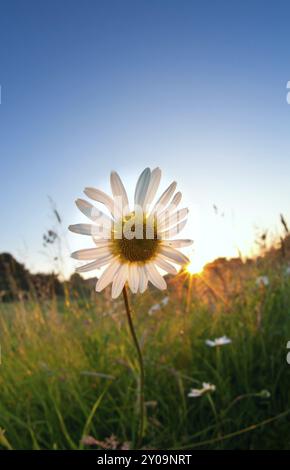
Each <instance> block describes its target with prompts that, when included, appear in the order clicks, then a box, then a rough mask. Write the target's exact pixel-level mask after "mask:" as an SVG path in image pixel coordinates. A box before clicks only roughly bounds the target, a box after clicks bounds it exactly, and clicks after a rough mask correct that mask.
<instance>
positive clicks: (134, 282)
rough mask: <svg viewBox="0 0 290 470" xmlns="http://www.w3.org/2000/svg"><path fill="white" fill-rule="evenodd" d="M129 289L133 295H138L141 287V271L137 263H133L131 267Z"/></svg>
mask: <svg viewBox="0 0 290 470" xmlns="http://www.w3.org/2000/svg"><path fill="white" fill-rule="evenodd" d="M128 281H129V287H130V289H131V291H132V292H133V294H136V292H137V291H138V287H139V271H138V265H137V264H136V263H132V264H130V266H129V278H128Z"/></svg>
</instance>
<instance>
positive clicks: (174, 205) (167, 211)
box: [159, 191, 182, 217]
mask: <svg viewBox="0 0 290 470" xmlns="http://www.w3.org/2000/svg"><path fill="white" fill-rule="evenodd" d="M181 198H182V194H181V192H180V191H179V192H178V193H176V194H175V195H174V197H173V198H172V200H171V202H170V204H169V205H168V206H167V207H166V209H164V210H163V211H161V212H160V211H159V216H160V217H164V215H166V214H170V213H171V212H173V211H174V210H175V209H176V208H177V206H178V205H179V203H180V201H181Z"/></svg>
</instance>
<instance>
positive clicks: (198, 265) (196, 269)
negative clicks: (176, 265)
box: [186, 256, 204, 274]
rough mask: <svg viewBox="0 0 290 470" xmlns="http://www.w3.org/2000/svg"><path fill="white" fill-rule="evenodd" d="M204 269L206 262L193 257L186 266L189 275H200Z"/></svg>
mask: <svg viewBox="0 0 290 470" xmlns="http://www.w3.org/2000/svg"><path fill="white" fill-rule="evenodd" d="M203 267H204V262H202V261H201V260H200V259H198V258H197V257H195V256H192V258H191V259H190V262H189V263H188V265H187V266H186V271H187V272H188V273H189V274H200V273H201V272H202V270H203Z"/></svg>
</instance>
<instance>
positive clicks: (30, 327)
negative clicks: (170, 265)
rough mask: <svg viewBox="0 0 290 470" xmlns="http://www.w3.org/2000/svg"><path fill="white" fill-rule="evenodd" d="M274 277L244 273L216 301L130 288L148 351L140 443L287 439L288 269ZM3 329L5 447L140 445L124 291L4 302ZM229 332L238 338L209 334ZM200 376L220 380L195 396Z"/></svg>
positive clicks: (228, 444) (168, 445)
mask: <svg viewBox="0 0 290 470" xmlns="http://www.w3.org/2000/svg"><path fill="white" fill-rule="evenodd" d="M263 274H264V273H263ZM267 276H268V277H269V285H268V286H264V287H258V286H257V285H256V283H255V281H254V279H248V280H245V281H244V284H243V286H242V289H241V290H240V292H239V294H237V295H234V296H228V297H227V298H226V297H224V298H223V300H216V302H215V304H214V305H212V304H210V303H206V302H203V301H202V299H200V298H199V297H198V296H197V295H195V293H194V292H193V293H192V295H191V296H190V298H189V296H188V292H187V290H186V286H183V290H182V291H181V294H180V292H179V295H177V291H176V289H175V288H174V287H172V288H171V289H170V290H169V292H168V293H165V294H164V293H161V292H158V291H157V290H155V289H152V290H149V291H147V292H146V293H145V294H144V295H142V296H138V295H137V296H134V297H132V298H131V301H132V308H133V311H134V322H135V325H136V329H137V333H138V337H139V339H140V343H141V345H142V350H143V354H144V358H145V374H146V379H145V400H146V433H145V438H144V442H143V447H144V448H146V449H193V448H196V449H287V448H288V449H289V448H290V427H289V419H290V387H289V383H290V365H288V364H287V361H286V357H287V348H286V345H287V341H288V340H290V276H289V275H286V274H285V269H284V268H283V266H280V267H277V268H275V269H272V270H268V272H267ZM165 296H168V302H167V303H166V302H164V303H163V304H162V303H161V300H162V299H163V298H164V297H165ZM156 304H159V306H158V305H157V306H156ZM152 305H155V306H156V308H155V309H154V311H153V312H152V311H150V308H151V307H152ZM150 313H151V314H150ZM0 334H1V352H2V364H1V367H0V381H1V382H0V427H1V429H2V431H1V438H0V444H1V446H2V448H10V449H82V448H91V449H96V448H102V447H106V446H108V447H118V448H128V447H130V446H132V444H131V443H132V442H133V441H134V439H135V437H136V433H137V429H138V410H137V403H136V400H137V398H136V387H137V386H138V363H137V359H136V353H135V349H134V347H133V345H132V342H131V337H130V335H129V332H128V327H127V323H126V315H125V312H124V307H123V303H122V300H121V299H120V300H116V301H111V300H109V297H108V296H106V295H105V294H98V295H96V296H92V298H90V299H89V298H85V297H84V298H82V297H78V298H77V297H76V296H74V295H71V296H70V297H69V298H67V299H66V301H64V300H61V301H60V300H57V298H55V299H53V300H47V301H42V302H40V301H37V300H31V301H28V300H26V301H18V302H11V303H4V302H3V303H1V304H0ZM223 335H227V336H228V337H229V338H230V339H231V340H232V342H231V344H227V345H224V346H220V347H212V348H211V347H208V346H207V345H206V344H205V340H206V339H214V338H216V337H220V336H223ZM202 382H209V383H211V384H214V385H215V386H216V390H215V391H214V392H212V393H207V394H204V395H203V396H200V397H197V398H192V397H188V393H189V391H190V389H192V388H201V386H202ZM88 436H91V437H92V438H94V439H95V440H96V441H99V445H96V442H95V441H94V444H95V445H94V446H88V445H87V444H88V443H89V441H88ZM112 436H115V437H112Z"/></svg>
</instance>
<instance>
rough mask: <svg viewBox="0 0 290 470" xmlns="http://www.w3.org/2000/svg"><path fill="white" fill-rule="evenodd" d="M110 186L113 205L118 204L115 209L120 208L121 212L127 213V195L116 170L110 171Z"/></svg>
mask: <svg viewBox="0 0 290 470" xmlns="http://www.w3.org/2000/svg"><path fill="white" fill-rule="evenodd" d="M111 188H112V193H113V196H114V202H115V204H114V205H115V206H118V207H117V210H119V209H121V211H122V213H123V214H127V213H128V212H129V201H128V196H127V193H126V190H125V188H124V185H123V183H122V180H121V178H120V176H119V175H118V173H117V172H116V171H112V173H111ZM115 210H116V207H115Z"/></svg>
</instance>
